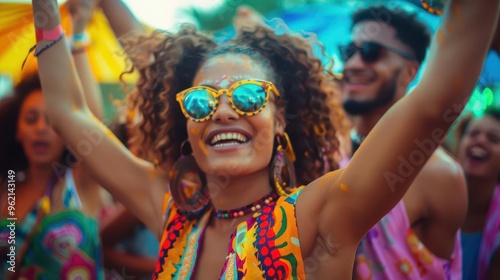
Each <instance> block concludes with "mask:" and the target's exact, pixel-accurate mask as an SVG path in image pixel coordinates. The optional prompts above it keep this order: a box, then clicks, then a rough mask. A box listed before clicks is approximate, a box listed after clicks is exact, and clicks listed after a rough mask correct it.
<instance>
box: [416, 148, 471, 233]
mask: <svg viewBox="0 0 500 280" xmlns="http://www.w3.org/2000/svg"><path fill="white" fill-rule="evenodd" d="M410 191H411V192H413V193H414V192H415V191H418V192H420V197H421V198H423V199H424V201H425V202H426V203H425V204H426V205H427V207H428V209H427V211H426V212H427V213H429V212H430V214H431V215H432V216H434V217H439V216H442V217H443V219H446V218H447V217H450V216H454V217H456V218H457V223H458V222H459V221H460V220H461V219H462V217H465V214H466V211H467V185H466V181H465V176H464V173H463V170H462V167H461V166H460V164H459V163H458V162H457V161H456V160H455V159H454V158H453V157H452V156H451V155H450V154H448V152H446V151H445V150H444V149H443V148H438V149H437V150H436V151H435V152H434V154H433V155H432V156H431V158H430V159H429V161H428V162H427V163H426V164H425V166H424V167H423V168H422V170H421V172H420V173H419V174H418V176H417V177H416V178H415V181H414V182H413V185H412V187H411V188H410Z"/></svg>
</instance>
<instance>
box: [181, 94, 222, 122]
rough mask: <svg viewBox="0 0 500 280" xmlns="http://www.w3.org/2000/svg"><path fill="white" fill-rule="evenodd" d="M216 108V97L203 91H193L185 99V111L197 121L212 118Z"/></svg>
mask: <svg viewBox="0 0 500 280" xmlns="http://www.w3.org/2000/svg"><path fill="white" fill-rule="evenodd" d="M214 107H215V99H214V97H213V96H212V95H211V94H210V93H209V92H208V91H206V90H203V89H198V90H193V91H192V92H190V93H188V94H187V95H186V97H185V98H184V109H185V110H186V112H187V113H188V114H189V115H190V116H191V117H193V118H195V119H203V118H206V117H208V116H210V114H211V113H212V111H213V108H214Z"/></svg>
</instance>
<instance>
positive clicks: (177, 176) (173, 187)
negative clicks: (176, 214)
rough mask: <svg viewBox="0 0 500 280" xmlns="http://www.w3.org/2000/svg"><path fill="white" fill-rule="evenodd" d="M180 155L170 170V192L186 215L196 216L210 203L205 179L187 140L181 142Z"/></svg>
mask: <svg viewBox="0 0 500 280" xmlns="http://www.w3.org/2000/svg"><path fill="white" fill-rule="evenodd" d="M181 154H182V155H181V157H180V158H179V160H177V161H176V162H175V164H174V166H173V167H172V169H171V170H170V194H171V195H172V199H173V200H174V202H175V204H177V206H178V207H179V209H180V210H181V211H182V212H183V213H184V214H185V215H186V216H188V217H198V216H199V215H200V214H201V213H203V212H205V210H206V209H207V208H208V205H209V203H210V200H209V197H208V194H207V187H206V186H207V179H206V176H205V173H203V171H202V170H201V169H200V167H199V166H198V164H197V163H196V160H195V158H194V157H193V155H192V149H191V145H190V144H189V142H188V141H184V142H183V143H182V144H181Z"/></svg>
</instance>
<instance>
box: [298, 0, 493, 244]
mask: <svg viewBox="0 0 500 280" xmlns="http://www.w3.org/2000/svg"><path fill="white" fill-rule="evenodd" d="M448 2H449V3H448V4H447V7H446V9H445V11H444V13H443V16H442V23H441V26H440V28H439V30H438V31H437V33H436V35H435V37H434V40H433V43H432V45H431V48H430V54H429V57H428V65H427V68H426V69H424V70H425V71H424V75H423V77H422V80H421V81H420V83H419V84H418V86H417V87H416V88H415V89H414V90H413V92H411V94H409V95H407V96H406V97H404V98H403V99H402V100H400V101H399V102H398V103H397V104H395V105H394V106H393V107H392V108H391V109H390V110H389V111H388V112H387V113H386V114H385V115H384V117H383V118H382V119H381V120H380V121H379V122H378V124H377V125H376V126H375V128H374V129H373V130H372V131H371V132H370V134H369V135H368V137H367V138H366V139H365V141H364V142H363V144H362V145H361V147H360V148H359V150H358V151H357V152H356V154H355V156H354V157H353V158H352V160H351V162H350V163H349V165H348V167H346V168H345V169H344V170H339V171H337V172H334V173H330V174H327V175H326V176H324V177H322V178H320V179H319V180H316V181H315V182H313V183H312V184H311V185H312V187H313V188H311V191H309V190H307V189H308V188H306V190H307V192H306V190H305V191H304V194H307V193H309V198H307V196H306V198H307V200H310V199H313V200H312V201H315V203H314V206H313V207H312V209H311V210H312V211H311V210H308V211H310V213H320V214H319V215H317V214H316V215H311V217H317V218H315V219H316V221H315V223H316V224H317V230H318V233H319V234H333V235H334V236H335V238H336V239H338V241H339V242H340V241H342V240H344V241H349V242H350V243H352V242H358V241H359V240H360V239H361V238H362V237H363V235H364V234H365V233H366V232H367V231H368V230H369V229H370V228H371V227H372V226H373V225H374V224H375V223H377V222H378V221H379V220H380V219H381V218H382V217H383V216H384V215H385V214H386V213H388V212H389V211H390V210H391V209H392V208H393V207H394V206H395V205H396V204H397V203H398V202H399V201H400V200H401V199H402V197H403V195H404V194H405V192H406V191H407V189H408V187H409V186H410V184H411V183H412V181H413V179H414V178H415V176H416V175H417V174H418V172H419V171H420V170H421V168H422V167H423V165H424V164H425V162H426V161H427V159H429V157H430V156H431V154H432V153H433V152H434V150H435V149H436V148H437V147H438V145H439V144H440V142H441V141H442V140H443V137H444V136H445V135H446V133H447V131H448V129H449V127H450V126H451V125H452V123H453V122H454V121H455V119H456V118H457V117H458V115H459V114H460V112H461V111H462V109H463V107H464V106H465V104H466V101H467V99H468V97H469V96H470V94H471V92H472V91H473V88H474V86H475V84H476V81H477V79H478V76H479V75H480V72H481V69H482V65H483V62H484V60H485V57H486V54H487V51H488V49H489V46H490V43H491V39H492V34H493V30H494V27H495V26H496V21H497V17H498V15H499V2H500V1H498V0H450V1H448ZM313 190H314V191H313ZM318 201H319V202H321V203H317V202H318ZM299 202H300V201H299ZM330 236H331V235H330Z"/></svg>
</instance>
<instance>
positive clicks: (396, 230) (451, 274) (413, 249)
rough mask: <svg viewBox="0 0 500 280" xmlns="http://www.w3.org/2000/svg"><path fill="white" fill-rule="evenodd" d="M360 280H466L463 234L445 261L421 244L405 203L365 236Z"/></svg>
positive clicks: (360, 255) (359, 256) (358, 268)
mask: <svg viewBox="0 0 500 280" xmlns="http://www.w3.org/2000/svg"><path fill="white" fill-rule="evenodd" d="M355 279H357V280H385V279H414V280H424V279H428V280H437V279H442V280H460V279H462V250H461V246H460V232H457V234H456V237H455V248H454V251H453V254H452V256H451V258H450V259H449V260H445V259H441V258H439V257H437V256H435V255H434V254H432V252H431V251H429V250H428V249H427V248H426V247H425V245H424V244H423V243H422V242H421V241H420V240H419V238H418V237H417V236H416V235H415V233H414V232H413V231H412V229H411V224H410V219H409V218H408V215H407V214H406V208H405V205H404V203H403V200H401V201H400V202H399V203H398V204H397V205H396V207H394V208H393V209H392V210H391V211H390V212H389V213H388V214H387V215H385V216H384V217H383V218H382V220H380V221H379V222H378V223H377V224H376V225H375V226H374V227H373V228H372V229H370V231H368V233H367V234H366V235H365V237H364V238H363V240H362V241H361V244H360V246H359V248H358V252H357V254H356V275H355Z"/></svg>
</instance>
